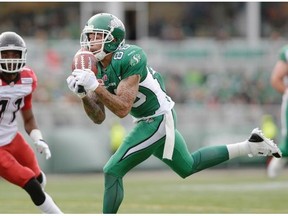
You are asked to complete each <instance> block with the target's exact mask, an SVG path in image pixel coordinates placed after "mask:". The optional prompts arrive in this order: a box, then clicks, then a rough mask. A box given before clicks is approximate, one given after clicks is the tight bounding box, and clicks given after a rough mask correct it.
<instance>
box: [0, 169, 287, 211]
mask: <svg viewBox="0 0 288 216" xmlns="http://www.w3.org/2000/svg"><path fill="white" fill-rule="evenodd" d="M285 172H286V173H285ZM47 178H48V184H47V186H46V191H47V192H48V193H49V194H50V195H51V196H52V197H53V199H54V200H55V202H56V203H57V204H58V205H59V207H60V208H61V210H62V211H63V212H64V213H68V214H101V209H102V200H103V185H104V183H103V175H102V174H101V173H95V174H48V175H47ZM124 189H125V196H124V201H123V203H122V205H121V207H120V210H119V212H118V213H122V214H126V213H127V214H130V213H136V214H140V213H144V214H149V213H153V214H157V213H166V214H167V213H172V214H174V213H179V214H180V213H182V214H186V213H188V214H202V213H205V214H216V213H218V214H221V213H229V214H234V213H239V214H246V213H249V214H257V213H267V214H275V213H278V214H279V213H285V214H287V213H288V205H287V201H288V172H287V170H285V171H284V172H283V175H281V177H279V178H277V179H276V180H270V179H268V178H267V177H266V174H265V169H264V168H259V169H210V170H205V171H202V172H199V173H197V174H194V175H192V176H190V177H188V178H187V179H184V180H183V179H181V178H180V177H178V176H177V175H176V174H175V173H173V172H172V171H170V170H166V171H159V170H157V171H133V172H130V173H129V174H128V175H127V176H126V177H125V178H124ZM0 211H1V212H0V213H1V214H12V213H13V214H28V213H32V214H39V213H40V212H39V211H38V209H37V208H36V207H35V206H34V205H33V204H32V201H31V200H30V198H29V196H28V195H27V194H26V192H25V191H24V190H22V189H20V188H18V187H16V186H14V185H12V184H10V183H7V182H6V181H4V180H0Z"/></svg>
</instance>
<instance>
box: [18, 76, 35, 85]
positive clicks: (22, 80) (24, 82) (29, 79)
mask: <svg viewBox="0 0 288 216" xmlns="http://www.w3.org/2000/svg"><path fill="white" fill-rule="evenodd" d="M21 83H22V84H31V83H33V79H32V78H31V77H28V78H21Z"/></svg>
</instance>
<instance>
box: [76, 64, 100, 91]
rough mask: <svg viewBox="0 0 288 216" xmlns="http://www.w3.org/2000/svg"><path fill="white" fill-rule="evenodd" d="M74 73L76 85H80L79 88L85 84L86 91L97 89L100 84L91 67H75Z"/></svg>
mask: <svg viewBox="0 0 288 216" xmlns="http://www.w3.org/2000/svg"><path fill="white" fill-rule="evenodd" d="M72 75H74V76H75V79H76V86H78V88H79V87H80V86H83V87H84V90H85V91H86V92H88V91H95V89H96V88H97V87H98V86H99V82H98V80H97V78H96V76H95V74H94V73H93V72H92V71H91V70H89V69H84V70H81V69H75V70H74V71H73V72H72Z"/></svg>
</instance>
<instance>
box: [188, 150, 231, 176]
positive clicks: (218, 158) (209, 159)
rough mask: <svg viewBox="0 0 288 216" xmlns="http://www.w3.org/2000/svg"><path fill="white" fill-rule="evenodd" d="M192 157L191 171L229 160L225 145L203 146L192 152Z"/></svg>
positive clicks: (197, 170)
mask: <svg viewBox="0 0 288 216" xmlns="http://www.w3.org/2000/svg"><path fill="white" fill-rule="evenodd" d="M192 157H193V159H194V164H193V173H196V172H199V171H201V170H203V169H206V168H209V167H213V166H215V165H217V164H220V163H222V162H224V161H227V160H229V154H228V150H227V147H226V146H213V147H204V148H201V149H199V150H198V151H196V152H194V153H193V154H192Z"/></svg>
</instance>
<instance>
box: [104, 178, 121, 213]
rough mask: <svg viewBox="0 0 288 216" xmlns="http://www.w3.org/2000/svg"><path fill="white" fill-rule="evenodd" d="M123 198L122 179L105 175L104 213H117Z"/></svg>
mask: <svg viewBox="0 0 288 216" xmlns="http://www.w3.org/2000/svg"><path fill="white" fill-rule="evenodd" d="M123 197H124V192H123V182H122V178H120V177H115V176H112V175H109V174H105V191H104V201H103V213H104V214H113V213H117V211H118V208H119V206H120V204H121V202H122V200H123Z"/></svg>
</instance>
